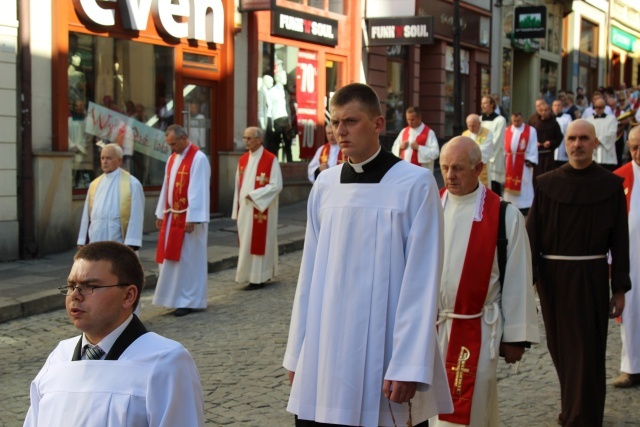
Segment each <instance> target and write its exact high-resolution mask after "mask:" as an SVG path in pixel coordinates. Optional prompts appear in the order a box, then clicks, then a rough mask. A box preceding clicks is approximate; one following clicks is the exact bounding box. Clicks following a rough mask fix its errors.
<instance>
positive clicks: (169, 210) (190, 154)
mask: <svg viewBox="0 0 640 427" xmlns="http://www.w3.org/2000/svg"><path fill="white" fill-rule="evenodd" d="M187 150H188V151H187V154H185V156H184V159H183V160H182V163H180V166H179V167H178V172H177V173H176V181H175V182H174V184H173V206H172V207H170V206H169V191H170V190H169V181H170V178H171V169H172V168H173V162H174V160H175V159H176V157H177V156H178V154H177V153H173V154H172V155H171V157H169V164H168V166H167V177H166V180H167V181H166V189H167V194H166V203H165V213H164V218H163V220H162V227H161V228H160V235H159V236H158V250H157V251H156V262H157V263H158V264H162V263H163V262H164V260H165V259H168V260H169V261H180V254H181V253H182V244H183V243H184V232H185V231H184V230H185V227H186V224H187V208H188V207H189V195H188V192H189V181H190V179H191V165H192V164H193V159H194V158H195V156H196V153H197V152H198V151H199V148H198V147H197V146H196V145H195V144H190V145H189V146H188V148H187ZM180 211H184V212H180ZM169 215H172V218H171V225H169V236H167V237H166V245H165V235H166V233H165V231H166V227H167V222H168V221H169Z"/></svg>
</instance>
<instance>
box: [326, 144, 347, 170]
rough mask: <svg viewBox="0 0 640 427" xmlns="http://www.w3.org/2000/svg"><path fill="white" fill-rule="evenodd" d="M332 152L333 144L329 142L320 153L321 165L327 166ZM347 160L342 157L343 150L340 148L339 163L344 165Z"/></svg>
mask: <svg viewBox="0 0 640 427" xmlns="http://www.w3.org/2000/svg"><path fill="white" fill-rule="evenodd" d="M330 152H331V143H330V142H327V143H326V144H324V145H323V146H322V150H321V151H320V164H321V165H322V164H326V163H328V162H329V153H330ZM345 160H346V158H345V157H344V156H343V155H342V150H340V148H339V147H338V163H337V164H339V165H341V164H342V163H344V161H345Z"/></svg>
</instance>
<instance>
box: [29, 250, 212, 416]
mask: <svg viewBox="0 0 640 427" xmlns="http://www.w3.org/2000/svg"><path fill="white" fill-rule="evenodd" d="M143 285H144V272H143V270H142V265H141V264H140V260H139V259H138V256H137V255H136V254H135V253H134V252H133V251H132V250H131V249H130V248H128V247H127V246H125V245H123V244H121V243H117V242H96V243H90V244H88V245H86V246H83V247H82V248H81V249H80V250H79V251H78V252H77V253H76V255H75V256H74V263H73V267H71V273H70V274H69V278H68V279H67V283H66V284H65V285H64V286H61V287H60V288H58V289H59V290H60V292H61V293H62V294H64V295H65V296H66V299H65V301H66V307H67V314H68V315H69V318H70V319H71V321H72V322H73V325H74V326H75V327H76V328H77V329H78V330H80V331H81V332H82V335H81V336H76V337H75V338H70V339H67V340H64V341H61V342H60V343H59V344H58V346H57V347H56V348H55V349H54V350H53V352H51V354H50V355H49V357H48V358H47V361H46V362H45V364H44V366H43V367H42V369H41V370H40V372H39V373H38V375H37V376H36V378H35V379H34V380H33V382H32V383H31V391H30V397H31V406H30V407H29V412H28V413H27V416H26V419H25V421H24V425H25V427H63V426H71V425H72V426H82V427H107V426H136V427H146V426H149V427H155V426H157V427H172V426H203V425H204V398H203V395H202V386H201V384H200V376H199V375H198V370H197V368H196V365H195V363H194V361H193V358H192V357H191V355H190V354H189V352H188V351H187V350H186V349H185V348H184V347H183V346H182V345H181V344H180V343H178V342H176V341H173V340H170V339H168V338H164V337H162V336H160V335H158V334H155V333H153V332H148V331H147V330H146V328H145V327H144V325H143V324H142V322H141V321H140V319H139V318H138V317H137V316H136V315H135V314H133V311H134V309H135V308H136V306H137V305H138V302H139V301H140V293H141V292H142V288H143Z"/></svg>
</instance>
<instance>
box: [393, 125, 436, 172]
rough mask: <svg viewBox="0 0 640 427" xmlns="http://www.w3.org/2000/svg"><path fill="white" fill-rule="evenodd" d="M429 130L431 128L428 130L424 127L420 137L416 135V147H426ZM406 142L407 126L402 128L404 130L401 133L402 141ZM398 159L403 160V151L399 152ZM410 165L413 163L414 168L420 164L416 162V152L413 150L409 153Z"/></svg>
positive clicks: (407, 138) (407, 135)
mask: <svg viewBox="0 0 640 427" xmlns="http://www.w3.org/2000/svg"><path fill="white" fill-rule="evenodd" d="M430 130H431V128H429V126H427V125H424V129H422V132H420V135H418V137H417V138H416V142H417V143H418V145H421V146H423V147H424V146H425V145H427V137H428V136H429V131H430ZM408 140H409V126H407V127H406V128H404V130H403V131H402V141H408ZM400 158H401V159H404V150H400ZM411 163H413V164H414V165H416V166H420V162H418V151H417V150H413V153H411Z"/></svg>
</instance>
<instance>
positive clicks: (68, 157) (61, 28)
mask: <svg viewBox="0 0 640 427" xmlns="http://www.w3.org/2000/svg"><path fill="white" fill-rule="evenodd" d="M145 5H146V7H147V8H146V9H145ZM51 6H52V7H51V13H50V15H48V16H49V19H50V24H49V30H50V32H49V33H48V34H47V30H46V28H45V29H40V28H37V27H34V29H33V31H32V33H33V37H32V39H33V44H32V45H36V46H41V48H42V50H46V47H47V44H48V48H49V49H50V50H49V52H42V53H41V52H40V51H34V50H33V49H32V56H33V69H32V80H31V81H32V87H33V88H34V89H33V93H34V96H33V97H34V122H35V121H36V114H37V123H39V124H44V126H42V127H35V126H34V132H33V147H34V174H35V176H34V184H35V196H34V197H35V206H34V211H35V240H36V242H37V244H38V245H39V248H38V252H39V254H46V253H51V252H57V251H60V250H65V249H68V248H70V247H72V246H73V245H74V243H75V240H76V238H77V230H78V225H79V220H80V215H81V212H82V206H83V204H84V199H85V197H86V191H87V187H88V185H89V183H90V182H91V180H93V179H94V178H95V177H96V176H98V175H99V174H100V164H99V146H101V145H102V144H106V143H110V142H114V143H118V144H119V145H121V147H122V148H123V151H124V155H125V156H124V162H123V167H124V168H125V169H127V170H129V171H130V172H131V173H132V174H133V175H134V176H136V177H137V178H138V179H139V180H140V182H141V183H142V184H143V186H144V189H145V196H146V204H145V231H149V230H152V229H153V227H154V222H155V221H154V218H155V215H154V211H155V206H156V201H157V195H158V193H159V189H160V187H161V185H162V181H163V178H164V168H165V163H166V159H167V158H168V156H169V154H170V153H169V149H168V147H167V145H166V144H165V141H164V131H165V130H166V128H167V126H169V125H171V124H174V123H176V124H180V125H182V126H183V127H185V128H186V129H187V130H188V132H189V135H190V139H191V140H192V141H193V142H194V143H196V144H197V145H198V146H199V147H200V149H201V150H202V151H203V152H204V153H206V154H207V156H208V157H209V159H210V162H211V169H212V174H211V177H212V182H211V210H212V212H215V211H217V209H218V205H219V198H218V186H217V182H218V173H219V162H218V153H219V152H220V151H226V150H229V149H232V148H233V125H232V123H233V87H234V85H233V78H234V73H233V69H234V60H233V59H234V58H233V41H234V37H233V13H234V1H233V0H206V1H204V0H203V1H199V2H187V1H181V2H179V4H173V2H171V1H169V0H154V1H152V2H138V1H136V0H125V1H120V2H117V3H116V2H112V3H109V2H98V1H95V0H78V1H75V0H64V1H56V2H52V5H51ZM192 7H193V9H192ZM44 12H45V13H44V15H45V16H47V15H46V11H44ZM38 14H39V16H42V15H43V10H42V9H39V10H38ZM35 16H36V15H35V14H34V13H32V14H31V17H32V20H33V19H36V18H35ZM47 36H48V37H47ZM47 63H48V70H47V68H46V67H39V66H36V64H38V65H44V64H47ZM47 78H48V81H49V82H50V83H49V84H48V85H47V84H46V82H47ZM47 122H49V123H51V125H50V127H49V126H47ZM212 130H214V131H213V132H212Z"/></svg>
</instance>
